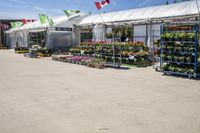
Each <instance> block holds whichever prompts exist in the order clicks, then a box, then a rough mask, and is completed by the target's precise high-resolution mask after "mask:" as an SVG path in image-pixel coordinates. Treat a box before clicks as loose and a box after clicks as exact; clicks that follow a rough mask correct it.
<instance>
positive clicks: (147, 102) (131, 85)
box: [0, 51, 200, 133]
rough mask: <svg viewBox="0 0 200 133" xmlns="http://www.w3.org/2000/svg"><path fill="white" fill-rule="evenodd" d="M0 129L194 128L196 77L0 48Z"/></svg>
mask: <svg viewBox="0 0 200 133" xmlns="http://www.w3.org/2000/svg"><path fill="white" fill-rule="evenodd" d="M0 75H1V76H0V133H199V132H200V81H195V80H188V79H183V78H175V77H170V76H163V75H161V74H160V73H157V72H154V71H153V70H152V68H133V69H130V70H115V69H105V70H98V69H92V68H87V67H84V66H78V65H73V64H65V63H62V62H55V61H51V60H50V59H28V58H24V57H23V56H22V55H16V54H14V53H13V51H0Z"/></svg>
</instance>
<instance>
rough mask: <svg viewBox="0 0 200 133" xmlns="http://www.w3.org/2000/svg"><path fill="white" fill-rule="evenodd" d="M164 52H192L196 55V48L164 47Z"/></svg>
mask: <svg viewBox="0 0 200 133" xmlns="http://www.w3.org/2000/svg"><path fill="white" fill-rule="evenodd" d="M162 49H163V52H191V53H194V52H195V48H194V47H180V46H178V47H174V46H170V45H169V46H166V45H165V46H163V48H162Z"/></svg>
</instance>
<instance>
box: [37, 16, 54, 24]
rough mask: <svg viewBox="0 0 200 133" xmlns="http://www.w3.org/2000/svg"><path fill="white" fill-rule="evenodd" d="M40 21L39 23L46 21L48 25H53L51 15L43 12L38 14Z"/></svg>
mask: <svg viewBox="0 0 200 133" xmlns="http://www.w3.org/2000/svg"><path fill="white" fill-rule="evenodd" d="M39 18H40V22H41V24H46V23H48V24H49V25H53V20H52V18H51V17H49V16H47V15H45V14H39Z"/></svg>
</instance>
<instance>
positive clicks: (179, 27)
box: [164, 25, 195, 31]
mask: <svg viewBox="0 0 200 133" xmlns="http://www.w3.org/2000/svg"><path fill="white" fill-rule="evenodd" d="M193 29H195V27H194V26H192V25H171V26H166V27H164V30H165V31H192V30H193Z"/></svg>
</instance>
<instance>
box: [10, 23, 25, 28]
mask: <svg viewBox="0 0 200 133" xmlns="http://www.w3.org/2000/svg"><path fill="white" fill-rule="evenodd" d="M10 24H11V28H12V29H13V28H17V27H21V26H22V25H23V23H22V22H20V21H17V22H10Z"/></svg>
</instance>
